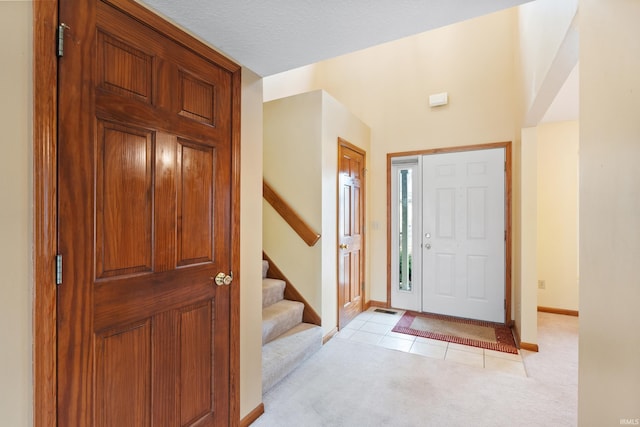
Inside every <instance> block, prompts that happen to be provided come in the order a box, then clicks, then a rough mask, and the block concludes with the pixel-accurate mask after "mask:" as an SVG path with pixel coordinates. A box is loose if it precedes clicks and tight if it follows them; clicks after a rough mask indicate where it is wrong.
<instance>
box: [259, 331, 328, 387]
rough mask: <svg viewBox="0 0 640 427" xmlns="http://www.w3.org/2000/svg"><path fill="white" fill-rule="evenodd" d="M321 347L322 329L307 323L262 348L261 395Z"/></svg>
mask: <svg viewBox="0 0 640 427" xmlns="http://www.w3.org/2000/svg"><path fill="white" fill-rule="evenodd" d="M320 347H322V328H321V327H320V326H316V325H312V324H309V323H300V324H299V325H298V326H296V327H294V328H292V329H290V330H289V331H287V332H285V333H284V334H282V335H281V336H279V337H278V338H276V339H275V340H273V341H271V342H269V343H267V344H265V345H263V346H262V393H263V394H264V393H266V392H267V391H269V390H270V389H271V388H272V387H273V386H274V385H276V384H277V383H278V382H279V381H280V380H282V379H283V378H284V377H286V376H287V375H288V374H289V373H290V372H292V371H293V370H294V369H295V368H296V367H297V366H298V365H299V364H300V363H302V362H303V361H304V360H306V359H307V358H308V357H309V356H311V355H312V354H314V353H315V352H316V351H318V350H319V349H320Z"/></svg>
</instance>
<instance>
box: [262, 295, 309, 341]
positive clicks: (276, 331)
mask: <svg viewBox="0 0 640 427" xmlns="http://www.w3.org/2000/svg"><path fill="white" fill-rule="evenodd" d="M303 310H304V304H302V303H301V302H297V301H290V300H286V299H284V300H282V301H278V302H277V303H275V304H271V305H270V306H268V307H265V308H263V309H262V345H264V344H266V343H268V342H269V341H272V340H273V339H275V338H276V337H278V336H279V335H281V334H283V333H284V332H286V331H288V330H289V329H291V328H293V327H294V326H296V325H297V324H298V323H300V322H302V311H303Z"/></svg>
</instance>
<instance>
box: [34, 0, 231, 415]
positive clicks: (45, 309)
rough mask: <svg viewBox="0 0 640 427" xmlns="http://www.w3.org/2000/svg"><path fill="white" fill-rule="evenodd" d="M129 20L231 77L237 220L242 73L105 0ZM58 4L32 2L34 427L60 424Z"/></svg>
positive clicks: (163, 24)
mask: <svg viewBox="0 0 640 427" xmlns="http://www.w3.org/2000/svg"><path fill="white" fill-rule="evenodd" d="M105 1H106V2H107V3H111V4H112V5H114V6H115V7H116V8H119V9H121V10H123V11H125V12H126V13H129V14H131V15H134V16H136V15H138V14H140V15H142V14H144V16H145V18H148V19H147V21H146V22H148V23H149V24H148V25H152V26H153V27H154V28H155V29H157V30H158V31H160V32H163V33H164V34H166V35H168V36H170V37H171V38H173V39H174V40H175V41H176V42H178V43H179V44H182V45H183V46H185V47H187V48H188V49H191V50H193V51H194V52H196V53H197V54H199V55H202V56H205V57H207V58H210V59H213V60H215V62H216V64H218V65H219V66H221V67H223V68H224V69H226V70H227V71H229V72H230V74H231V82H232V88H231V90H232V105H231V109H232V117H231V120H232V124H231V144H232V147H231V152H232V159H233V163H232V165H231V217H232V218H235V217H238V218H239V216H240V108H241V105H240V98H241V67H240V66H239V65H238V64H236V63H234V62H233V61H231V60H230V59H228V58H226V57H225V56H223V55H222V54H220V53H218V52H216V51H214V50H213V48H211V47H209V46H207V45H205V44H204V43H202V42H199V41H194V39H193V37H192V36H190V35H188V34H187V33H186V32H184V31H183V30H181V29H179V28H177V27H176V26H175V25H172V24H170V23H169V22H167V21H165V20H164V19H162V18H161V17H159V16H157V15H155V14H153V12H151V11H150V10H149V9H147V8H145V7H143V6H142V5H140V4H138V3H135V2H133V1H127V0H105ZM58 4H59V0H47V1H36V2H33V103H34V104H33V142H32V143H33V177H34V178H33V192H34V193H33V194H34V196H33V206H34V207H33V209H34V213H33V227H34V234H33V292H34V299H33V349H32V354H33V420H34V426H35V427H49V426H55V425H57V351H56V342H57V335H56V334H57V329H56V324H57V313H56V299H57V289H56V284H55V281H54V272H53V266H54V259H55V255H56V251H57V238H56V233H57V220H58V218H57V191H58V188H57V146H58V141H57V134H58V126H57V114H58V111H57V105H58V99H57V87H58V58H57V57H56V52H55V50H54V46H56V31H57V26H58ZM230 232H231V239H232V247H231V269H232V271H233V272H234V279H235V280H234V286H232V287H231V289H230V292H231V295H230V297H231V301H230V330H229V334H230V354H229V357H230V359H229V424H230V425H234V426H235V425H238V423H239V422H240V342H239V338H238V337H239V336H240V304H238V301H239V300H240V282H241V277H240V224H239V223H238V221H232V226H231V230H230Z"/></svg>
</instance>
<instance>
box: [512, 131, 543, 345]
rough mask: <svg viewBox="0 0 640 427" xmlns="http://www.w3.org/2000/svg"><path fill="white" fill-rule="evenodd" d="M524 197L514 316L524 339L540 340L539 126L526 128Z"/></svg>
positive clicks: (522, 155)
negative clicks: (538, 258) (538, 282)
mask: <svg viewBox="0 0 640 427" xmlns="http://www.w3.org/2000/svg"><path fill="white" fill-rule="evenodd" d="M517 158H519V160H520V170H521V171H522V173H521V174H520V198H519V199H518V201H517V204H516V206H518V209H519V218H520V221H519V224H518V233H519V235H520V245H519V246H518V247H516V254H517V258H519V259H520V263H519V264H518V270H517V274H518V277H519V278H520V280H519V282H520V285H521V286H518V287H516V288H515V289H514V291H515V295H514V300H515V304H514V305H515V306H514V318H515V322H516V329H517V331H518V334H519V335H520V339H521V341H523V342H525V343H529V344H536V343H537V342H538V328H537V324H538V317H537V316H538V313H537V308H538V295H537V292H536V289H537V285H536V283H537V280H538V264H537V254H538V192H537V186H538V128H536V127H531V128H524V129H522V145H521V150H520V155H519V156H517Z"/></svg>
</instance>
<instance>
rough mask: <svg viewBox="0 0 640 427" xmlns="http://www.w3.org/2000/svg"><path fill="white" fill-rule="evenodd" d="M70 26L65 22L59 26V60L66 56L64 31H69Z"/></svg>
mask: <svg viewBox="0 0 640 427" xmlns="http://www.w3.org/2000/svg"><path fill="white" fill-rule="evenodd" d="M68 28H69V26H68V25H67V24H65V23H64V22H63V23H61V24H60V25H58V36H57V39H58V49H57V52H56V53H57V55H58V58H61V57H62V56H64V30H66V29H68Z"/></svg>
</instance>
